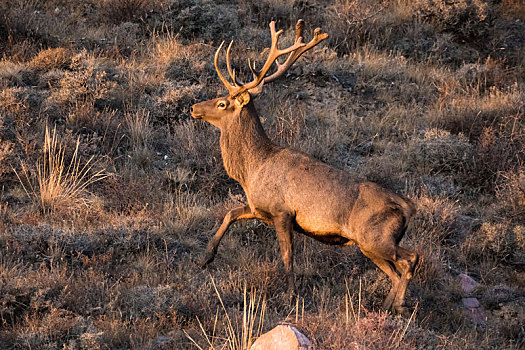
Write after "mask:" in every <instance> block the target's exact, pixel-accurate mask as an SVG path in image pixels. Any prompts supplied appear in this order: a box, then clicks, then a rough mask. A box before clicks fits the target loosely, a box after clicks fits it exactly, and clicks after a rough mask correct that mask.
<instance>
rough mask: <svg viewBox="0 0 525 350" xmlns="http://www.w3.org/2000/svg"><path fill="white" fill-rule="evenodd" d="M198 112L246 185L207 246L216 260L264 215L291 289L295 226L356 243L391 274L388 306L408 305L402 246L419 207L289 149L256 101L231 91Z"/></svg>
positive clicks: (408, 269) (408, 255)
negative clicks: (235, 229)
mask: <svg viewBox="0 0 525 350" xmlns="http://www.w3.org/2000/svg"><path fill="white" fill-rule="evenodd" d="M192 116H193V117H194V118H197V119H204V120H205V121H208V122H210V123H211V124H213V125H215V126H216V127H218V128H219V129H220V130H221V137H220V146H221V152H222V158H223V162H224V167H225V169H226V171H227V173H228V175H229V176H231V177H232V178H233V179H235V180H237V181H238V182H239V183H240V184H241V185H242V187H243V189H244V191H245V193H246V197H247V200H248V205H245V206H241V207H238V208H235V209H232V210H231V211H230V212H229V213H228V214H227V215H226V217H225V218H224V220H223V222H222V225H221V226H220V228H219V229H218V231H217V232H216V234H215V235H214V236H213V238H212V239H211V241H210V242H209V244H208V247H207V249H206V252H205V255H204V257H203V260H202V264H203V265H206V264H208V263H210V262H211V261H212V260H213V258H214V257H215V254H216V252H217V247H218V245H219V242H220V240H221V238H222V236H223V235H224V233H225V232H226V230H227V229H228V227H229V226H230V225H231V224H232V223H233V222H234V221H236V220H240V219H254V218H257V219H262V220H264V221H265V222H267V223H269V224H272V225H273V226H275V229H276V232H277V239H278V240H279V245H280V249H281V255H282V258H283V261H284V266H285V270H286V273H287V278H288V287H289V290H293V289H294V288H295V287H294V276H293V244H292V240H293V233H292V231H293V230H294V229H295V230H296V231H298V232H301V233H304V234H306V235H308V236H310V237H312V238H315V239H317V240H319V241H322V242H324V243H327V244H337V245H348V244H357V245H358V246H359V248H360V249H361V251H362V252H363V254H365V255H366V256H367V257H369V258H370V259H371V260H372V261H373V262H374V263H375V264H376V265H377V266H378V267H379V268H380V269H381V270H383V271H384V272H385V273H386V274H387V275H388V276H389V277H390V279H391V280H392V289H391V291H390V293H389V294H388V296H387V298H386V300H385V302H384V308H385V309H390V308H394V309H395V310H396V311H398V312H402V311H404V308H403V306H402V305H403V302H404V295H405V291H406V288H407V284H408V281H409V280H410V279H411V277H412V275H413V272H414V268H415V266H416V264H417V261H418V256H417V254H415V253H413V252H411V251H409V250H407V249H404V248H402V247H399V246H398V243H399V241H400V240H401V238H402V237H403V235H404V233H405V230H406V227H407V224H408V221H409V220H410V217H411V216H412V215H413V214H414V212H415V208H414V205H413V204H412V203H411V202H410V201H409V200H408V199H406V198H403V197H401V196H399V195H397V194H395V193H394V192H392V191H390V190H388V189H385V188H382V187H381V186H379V185H377V184H375V183H371V182H364V183H359V182H357V181H355V179H354V178H353V176H352V175H351V174H349V173H347V172H344V171H342V170H340V169H337V168H334V167H331V166H329V165H327V164H325V163H322V162H320V161H319V160H316V159H314V158H313V157H311V156H309V155H307V154H304V153H302V152H299V151H296V150H293V149H291V148H283V147H280V146H278V145H276V144H274V143H272V142H271V141H270V140H269V138H268V136H267V135H266V133H265V132H264V130H263V127H262V125H261V122H260V120H259V117H258V115H257V112H256V110H255V107H254V105H253V102H252V101H248V102H246V101H239V100H236V99H233V98H231V97H230V96H227V97H222V98H217V99H214V100H210V101H205V102H201V103H198V104H195V105H193V106H192Z"/></svg>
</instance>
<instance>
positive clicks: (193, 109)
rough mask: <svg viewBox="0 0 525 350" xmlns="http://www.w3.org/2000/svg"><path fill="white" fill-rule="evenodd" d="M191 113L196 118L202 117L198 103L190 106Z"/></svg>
mask: <svg viewBox="0 0 525 350" xmlns="http://www.w3.org/2000/svg"><path fill="white" fill-rule="evenodd" d="M190 114H191V116H192V117H193V118H195V119H202V116H203V114H202V113H201V112H199V107H198V106H197V104H194V105H193V106H191V107H190Z"/></svg>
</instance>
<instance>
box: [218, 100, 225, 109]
mask: <svg viewBox="0 0 525 350" xmlns="http://www.w3.org/2000/svg"><path fill="white" fill-rule="evenodd" d="M217 108H219V109H225V108H226V103H224V102H219V103H217Z"/></svg>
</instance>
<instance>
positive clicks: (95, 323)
mask: <svg viewBox="0 0 525 350" xmlns="http://www.w3.org/2000/svg"><path fill="white" fill-rule="evenodd" d="M297 18H304V19H306V22H307V24H309V25H311V26H312V27H310V28H308V30H312V29H313V27H315V26H321V27H322V28H323V30H325V31H326V32H328V33H329V34H330V38H329V39H328V40H327V41H326V43H324V44H323V45H321V46H322V47H320V48H318V49H316V50H315V52H313V53H310V54H308V55H307V57H305V58H303V59H302V60H301V61H300V63H298V64H297V68H295V69H294V70H293V71H292V72H291V73H290V74H288V76H287V77H286V78H283V79H282V80H281V81H279V82H278V83H274V84H273V85H272V86H271V87H267V88H266V91H265V92H264V93H263V95H262V96H261V97H260V98H259V99H258V101H256V103H257V106H258V109H259V111H260V112H261V114H262V115H263V117H264V125H265V127H266V129H267V130H268V134H269V135H270V136H271V138H272V139H274V140H275V141H276V142H279V143H281V144H283V145H291V146H293V147H296V148H299V149H301V150H303V151H305V152H308V153H310V154H312V155H314V156H316V157H317V158H319V159H321V160H323V161H325V162H328V163H330V164H333V165H335V166H338V167H341V168H344V169H347V170H348V171H351V172H355V173H356V174H357V175H358V176H359V177H362V178H363V179H370V180H373V181H377V182H379V183H381V184H383V185H386V186H388V187H391V188H394V189H396V190H397V191H399V192H400V193H404V194H405V195H407V196H409V197H411V198H412V199H413V200H414V201H415V202H416V203H417V205H418V208H419V212H418V214H417V216H416V218H415V219H414V221H413V223H412V224H411V227H410V229H409V232H408V233H407V235H406V237H405V239H404V242H405V244H406V245H407V246H410V247H411V248H413V249H415V250H416V251H417V252H418V253H419V254H420V256H421V257H422V259H421V260H422V262H421V264H420V266H419V267H418V271H417V273H416V276H415V278H414V280H413V282H412V283H411V284H410V286H409V291H408V295H407V303H408V305H409V306H410V307H412V309H413V310H414V313H413V317H412V318H410V319H404V318H400V317H396V316H392V315H390V314H385V313H383V312H381V311H379V309H380V304H381V301H382V299H383V298H384V296H385V294H386V293H387V291H388V289H389V285H388V280H387V278H386V276H384V274H383V273H381V272H380V271H379V270H378V269H376V268H375V267H374V265H373V264H372V263H371V262H369V261H368V260H367V259H366V258H364V257H363V256H362V255H361V253H359V252H358V251H357V250H356V249H354V248H352V247H348V248H339V247H329V246H325V245H322V244H321V243H318V242H315V241H313V240H311V239H307V238H304V237H302V236H297V238H296V244H295V247H296V252H297V253H296V257H295V261H296V270H297V272H298V289H299V293H298V294H299V295H298V296H297V297H296V298H293V299H292V300H290V299H289V298H288V297H287V296H286V294H285V289H286V288H285V286H284V285H283V278H282V266H281V262H280V258H279V252H278V245H277V242H276V240H275V233H274V232H273V229H271V228H268V227H267V226H265V225H264V224H261V223H257V222H246V223H240V224H236V225H235V226H234V227H233V228H232V230H231V233H230V234H229V235H227V236H226V237H225V239H224V243H223V245H222V246H221V248H220V250H219V254H218V256H217V258H216V260H215V262H214V263H213V264H212V265H211V266H210V267H209V269H207V270H200V269H199V268H198V267H197V265H196V261H197V259H198V257H199V255H200V254H201V253H202V252H203V250H204V247H205V243H206V242H207V240H208V239H209V237H210V234H211V232H213V230H214V229H216V228H217V226H218V223H219V222H220V220H221V218H222V216H223V215H224V214H225V213H226V212H227V211H228V210H229V209H230V208H232V207H234V206H235V205H238V203H239V202H243V201H244V198H243V195H242V189H241V188H240V187H239V185H238V184H236V183H235V182H233V181H232V180H230V179H229V178H228V177H227V175H226V174H225V172H224V170H223V167H222V163H221V158H220V153H219V147H218V131H217V130H216V129H214V128H213V127H211V126H209V125H204V123H202V122H198V121H194V120H191V118H190V116H189V113H188V112H189V107H190V106H191V104H192V103H195V102H197V101H200V100H203V99H210V98H213V97H216V96H219V95H221V94H225V91H224V89H223V88H222V85H221V84H220V82H219V80H218V79H217V78H216V76H215V71H214V69H213V65H212V57H213V53H214V50H215V48H216V47H217V46H218V44H219V43H220V42H221V41H222V40H230V39H231V38H236V39H237V44H236V49H235V50H234V51H235V52H234V55H235V57H234V60H235V62H236V63H237V65H238V66H239V67H240V66H246V65H245V64H244V62H246V58H248V57H250V58H255V59H258V58H259V59H260V57H259V56H258V53H259V52H260V51H261V50H262V48H263V47H265V46H267V45H268V39H269V36H268V29H267V24H268V22H269V21H270V20H272V19H274V20H276V21H277V26H278V27H279V28H285V29H288V30H287V31H286V36H287V38H288V39H289V40H291V38H292V35H293V31H292V30H291V26H292V25H293V24H294V23H295V21H296V19H297ZM307 36H308V37H310V36H309V35H307ZM0 54H1V55H2V56H1V60H0V348H2V349H58V348H60V349H128V348H132V349H198V348H202V349H208V348H210V347H212V348H216V349H222V348H228V349H240V348H244V347H246V345H247V344H249V342H250V338H253V337H255V336H256V335H257V334H256V333H257V330H258V325H259V322H260V321H261V322H263V323H262V328H263V330H264V331H266V330H269V329H270V328H273V326H275V325H276V323H277V322H279V321H282V320H284V319H288V321H289V322H292V323H293V324H295V325H296V326H297V327H298V328H299V329H301V330H302V331H303V332H304V333H305V334H306V335H308V336H309V337H310V338H311V339H312V340H313V341H314V343H315V344H316V345H317V346H318V348H319V349H420V348H426V349H434V348H436V349H485V348H494V349H502V348H507V349H518V348H523V346H524V341H525V330H524V324H525V295H524V293H525V264H524V261H525V163H524V161H525V85H524V83H525V81H524V80H523V77H524V76H525V5H524V4H523V2H522V1H520V0H500V1H495V0H457V1H445V0H416V1H409V0H383V1H382V0H355V1H351V0H331V1H321V0H319V1H316V0H301V1H299V0H295V1H292V0H288V1H277V0H259V1H251V0H239V1H212V0H155V1H144V0H87V1H77V0H74V1H65V0H50V1H44V0H22V1H20V0H16V1H15V0H3V1H1V2H0ZM244 73H247V72H244ZM460 273H467V274H469V275H470V276H472V277H473V278H475V279H476V280H477V281H479V282H480V285H479V286H478V287H477V288H476V289H474V290H473V292H472V293H471V296H473V297H477V298H478V299H479V300H480V302H481V304H482V306H483V307H484V308H485V309H486V316H487V319H486V322H485V324H482V325H473V324H472V323H471V322H470V320H469V318H468V317H467V316H466V315H465V313H464V312H463V309H462V305H461V297H462V296H463V295H462V293H461V291H460V288H459V286H458V278H457V276H458V274H460ZM212 278H213V279H212ZM254 308H258V309H257V310H255V309H254ZM243 315H245V316H246V315H247V316H246V317H248V318H247V319H245V320H244V321H243ZM251 318H253V319H251ZM250 325H251V326H250ZM250 327H252V328H250ZM250 329H251V330H252V331H253V334H252V337H250V336H249V333H246V332H249V331H250ZM243 332H245V333H243Z"/></svg>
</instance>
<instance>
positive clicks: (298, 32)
mask: <svg viewBox="0 0 525 350" xmlns="http://www.w3.org/2000/svg"><path fill="white" fill-rule="evenodd" d="M303 30H304V21H303V20H302V19H300V20H298V21H297V24H296V25H295V41H296V42H302V40H303V37H302V34H303ZM326 38H328V34H326V33H321V28H316V29H315V30H314V37H313V38H312V40H310V42H309V43H308V44H303V46H301V47H299V48H298V49H297V50H295V51H293V52H292V53H291V54H290V55H289V56H288V58H287V59H286V61H285V62H284V63H283V64H282V65H280V66H279V67H278V68H277V71H275V72H274V73H273V74H272V75H269V76H267V77H266V78H264V82H265V83H269V82H271V81H274V80H275V79H277V78H279V77H280V76H281V75H282V74H283V73H284V72H286V71H287V70H288V69H289V68H290V67H291V66H292V65H293V64H294V63H295V61H297V59H298V58H299V57H301V55H302V54H303V53H305V52H306V51H308V50H310V49H311V48H312V47H314V46H316V45H317V44H319V43H320V42H321V41H323V40H325V39H326Z"/></svg>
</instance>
